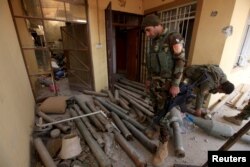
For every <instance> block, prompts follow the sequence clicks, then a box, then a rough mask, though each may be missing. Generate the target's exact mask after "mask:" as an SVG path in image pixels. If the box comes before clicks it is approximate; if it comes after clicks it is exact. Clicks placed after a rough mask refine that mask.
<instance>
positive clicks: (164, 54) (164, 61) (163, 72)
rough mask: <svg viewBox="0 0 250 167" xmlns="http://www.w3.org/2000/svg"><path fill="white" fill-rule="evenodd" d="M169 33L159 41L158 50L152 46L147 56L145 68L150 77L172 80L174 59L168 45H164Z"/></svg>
mask: <svg viewBox="0 0 250 167" xmlns="http://www.w3.org/2000/svg"><path fill="white" fill-rule="evenodd" d="M168 35H169V33H167V34H165V36H164V37H163V38H162V39H161V40H160V41H159V45H158V49H157V50H156V48H155V47H157V46H152V47H153V48H151V50H150V53H149V54H148V55H147V68H148V70H149V72H150V73H151V74H152V76H160V77H163V78H168V79H171V78H172V73H173V69H174V59H173V56H172V53H171V50H170V48H169V44H168V43H164V41H165V40H166V39H167V37H168Z"/></svg>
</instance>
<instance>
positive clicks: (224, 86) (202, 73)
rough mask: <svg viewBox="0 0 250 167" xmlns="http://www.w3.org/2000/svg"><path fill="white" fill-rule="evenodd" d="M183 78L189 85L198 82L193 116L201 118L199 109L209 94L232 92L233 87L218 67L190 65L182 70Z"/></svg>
mask: <svg viewBox="0 0 250 167" xmlns="http://www.w3.org/2000/svg"><path fill="white" fill-rule="evenodd" d="M184 78H188V79H190V82H191V83H194V82H195V81H199V82H198V83H197V85H196V87H195V89H196V94H197V96H196V105H195V113H194V114H195V115H196V116H199V117H200V116H201V115H202V111H201V108H202V106H203V102H204V98H205V96H207V95H208V94H209V93H213V94H215V93H226V94H230V93H232V92H233V90H234V85H233V84H232V83H231V82H229V81H228V80H227V76H226V74H225V73H224V72H223V71H222V69H221V68H220V67H219V66H218V65H213V64H208V65H192V66H189V67H186V68H185V70H184Z"/></svg>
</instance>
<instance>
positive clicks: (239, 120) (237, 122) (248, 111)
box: [223, 101, 250, 126]
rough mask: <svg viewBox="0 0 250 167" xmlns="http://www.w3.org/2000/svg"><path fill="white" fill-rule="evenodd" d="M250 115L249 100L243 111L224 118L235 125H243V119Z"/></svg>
mask: <svg viewBox="0 0 250 167" xmlns="http://www.w3.org/2000/svg"><path fill="white" fill-rule="evenodd" d="M249 117H250V101H249V102H248V104H247V105H246V106H245V107H244V108H243V110H242V111H241V113H239V114H237V115H235V116H225V115H224V116H223V118H224V119H225V120H226V121H228V122H231V123H233V124H235V125H239V126H240V125H242V122H243V120H247V119H248V118H249Z"/></svg>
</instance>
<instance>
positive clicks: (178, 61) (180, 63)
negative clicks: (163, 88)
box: [168, 33, 185, 97]
mask: <svg viewBox="0 0 250 167" xmlns="http://www.w3.org/2000/svg"><path fill="white" fill-rule="evenodd" d="M168 40H169V45H170V50H171V52H172V54H173V59H174V61H175V67H174V70H173V74H172V82H171V85H172V86H171V88H170V89H169V92H170V93H171V94H172V96H173V97H175V96H176V95H177V94H178V93H179V92H180V88H179V84H180V82H181V78H182V73H183V70H184V66H185V49H184V39H183V38H182V36H181V35H180V34H179V33H172V34H171V35H169V38H168Z"/></svg>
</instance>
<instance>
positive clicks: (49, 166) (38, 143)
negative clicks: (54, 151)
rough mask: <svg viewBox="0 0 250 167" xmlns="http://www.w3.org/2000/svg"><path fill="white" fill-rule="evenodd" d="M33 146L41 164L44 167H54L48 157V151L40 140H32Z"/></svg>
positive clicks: (53, 163)
mask: <svg viewBox="0 0 250 167" xmlns="http://www.w3.org/2000/svg"><path fill="white" fill-rule="evenodd" d="M34 146H35V148H36V150H37V152H38V154H39V156H40V158H41V160H42V162H43V164H44V165H45V166H46V167H56V164H55V162H54V160H53V159H52V157H51V156H50V154H49V152H48V150H47V149H46V147H45V145H44V144H43V142H42V139H41V138H39V137H38V138H35V139H34Z"/></svg>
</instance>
